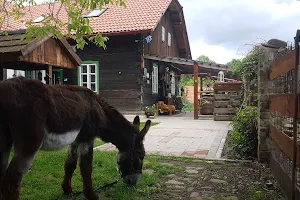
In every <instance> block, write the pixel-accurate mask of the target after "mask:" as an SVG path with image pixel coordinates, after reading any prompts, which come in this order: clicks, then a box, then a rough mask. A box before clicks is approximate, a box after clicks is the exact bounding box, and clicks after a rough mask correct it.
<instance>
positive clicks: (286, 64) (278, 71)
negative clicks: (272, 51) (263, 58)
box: [270, 50, 296, 80]
mask: <svg viewBox="0 0 300 200" xmlns="http://www.w3.org/2000/svg"><path fill="white" fill-rule="evenodd" d="M295 54H296V53H295V50H292V51H290V52H289V53H287V54H285V55H283V56H281V57H280V58H278V59H276V61H274V63H273V64H272V68H271V73H270V80H273V79H275V78H277V77H278V76H281V75H282V74H284V73H287V72H289V71H290V70H292V69H294V67H295Z"/></svg>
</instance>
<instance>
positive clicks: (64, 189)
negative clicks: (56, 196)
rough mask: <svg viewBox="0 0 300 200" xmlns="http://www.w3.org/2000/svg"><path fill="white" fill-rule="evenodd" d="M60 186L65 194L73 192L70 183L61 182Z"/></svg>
mask: <svg viewBox="0 0 300 200" xmlns="http://www.w3.org/2000/svg"><path fill="white" fill-rule="evenodd" d="M61 187H62V189H63V191H64V194H65V195H69V194H71V193H72V192H73V191H72V187H71V186H70V185H65V184H62V185H61Z"/></svg>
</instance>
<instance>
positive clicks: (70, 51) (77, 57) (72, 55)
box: [59, 38, 82, 66]
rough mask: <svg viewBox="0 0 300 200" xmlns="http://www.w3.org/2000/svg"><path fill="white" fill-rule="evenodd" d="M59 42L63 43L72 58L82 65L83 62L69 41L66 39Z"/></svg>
mask: <svg viewBox="0 0 300 200" xmlns="http://www.w3.org/2000/svg"><path fill="white" fill-rule="evenodd" d="M59 41H60V42H61V43H62V45H63V46H64V47H65V48H66V50H67V51H68V52H69V54H70V55H71V57H72V58H73V59H74V61H75V62H76V63H77V64H78V66H79V65H81V63H82V60H81V58H80V57H79V56H78V55H77V53H76V52H75V51H74V50H73V48H72V47H71V45H70V44H69V43H68V41H67V40H66V39H65V38H61V39H59Z"/></svg>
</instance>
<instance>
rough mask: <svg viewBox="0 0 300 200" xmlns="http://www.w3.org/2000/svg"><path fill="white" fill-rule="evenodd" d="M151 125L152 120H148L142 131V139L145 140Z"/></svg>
mask: <svg viewBox="0 0 300 200" xmlns="http://www.w3.org/2000/svg"><path fill="white" fill-rule="evenodd" d="M150 126H151V120H147V121H146V124H145V126H144V128H143V129H142V130H141V132H140V138H141V141H143V140H144V138H145V135H146V134H147V133H148V131H149V128H150Z"/></svg>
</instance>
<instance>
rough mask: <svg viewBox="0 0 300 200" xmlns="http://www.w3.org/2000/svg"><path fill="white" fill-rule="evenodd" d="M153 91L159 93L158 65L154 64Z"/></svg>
mask: <svg viewBox="0 0 300 200" xmlns="http://www.w3.org/2000/svg"><path fill="white" fill-rule="evenodd" d="M152 93H153V94H157V93H158V65H157V64H153V69H152Z"/></svg>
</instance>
